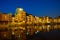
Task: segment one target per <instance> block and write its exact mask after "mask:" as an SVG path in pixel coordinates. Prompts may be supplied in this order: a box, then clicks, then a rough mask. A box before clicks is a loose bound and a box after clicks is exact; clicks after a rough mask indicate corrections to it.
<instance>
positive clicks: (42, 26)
mask: <svg viewBox="0 0 60 40" xmlns="http://www.w3.org/2000/svg"><path fill="white" fill-rule="evenodd" d="M59 24H60V17H55V18H51V17H48V16H43V17H37V16H33V15H32V14H29V15H26V12H25V11H24V10H23V9H22V8H17V9H16V13H15V14H14V15H12V14H11V13H9V14H4V13H0V27H1V28H0V30H8V31H9V32H8V31H6V32H1V37H3V38H4V37H7V38H8V37H11V35H14V36H15V38H17V39H19V40H21V39H25V38H26V35H33V34H34V33H35V34H37V33H39V32H47V31H48V32H49V31H50V30H51V29H52V30H53V29H60V25H59ZM7 32H8V33H7ZM9 34H10V35H9ZM6 35H9V36H6ZM23 36H24V37H25V38H24V37H23Z"/></svg>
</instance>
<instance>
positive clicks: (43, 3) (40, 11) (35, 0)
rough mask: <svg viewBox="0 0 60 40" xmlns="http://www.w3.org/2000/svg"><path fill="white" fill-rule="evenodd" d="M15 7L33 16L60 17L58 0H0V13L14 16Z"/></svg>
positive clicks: (59, 1) (59, 0)
mask: <svg viewBox="0 0 60 40" xmlns="http://www.w3.org/2000/svg"><path fill="white" fill-rule="evenodd" d="M17 7H21V8H23V9H24V11H26V12H27V13H28V14H32V15H35V16H50V17H54V16H60V0H0V12H3V13H9V12H12V14H14V13H15V11H16V8H17Z"/></svg>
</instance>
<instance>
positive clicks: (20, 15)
mask: <svg viewBox="0 0 60 40" xmlns="http://www.w3.org/2000/svg"><path fill="white" fill-rule="evenodd" d="M15 21H18V22H19V23H25V21H26V12H24V11H23V9H22V8H17V9H16V13H15Z"/></svg>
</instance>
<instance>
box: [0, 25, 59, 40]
mask: <svg viewBox="0 0 60 40" xmlns="http://www.w3.org/2000/svg"><path fill="white" fill-rule="evenodd" d="M5 30H6V28H2V29H0V39H1V40H5V39H6V40H21V39H23V40H26V39H28V38H30V37H33V36H34V35H35V36H36V35H41V33H42V34H43V33H47V32H55V31H56V30H60V25H57V24H56V25H40V26H37V25H36V26H35V25H34V26H20V27H13V28H11V27H10V29H7V30H6V31H5ZM27 36H28V37H27ZM36 37H37V36H36ZM39 37H40V36H39ZM32 39H34V38H32Z"/></svg>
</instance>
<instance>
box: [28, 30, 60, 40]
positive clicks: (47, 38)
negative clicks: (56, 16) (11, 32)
mask: <svg viewBox="0 0 60 40" xmlns="http://www.w3.org/2000/svg"><path fill="white" fill-rule="evenodd" d="M27 40H60V31H59V30H53V31H50V32H39V33H37V34H34V35H33V36H28V37H27Z"/></svg>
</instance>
